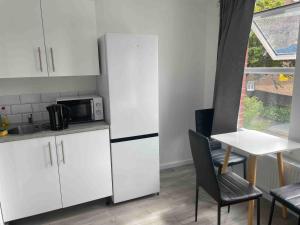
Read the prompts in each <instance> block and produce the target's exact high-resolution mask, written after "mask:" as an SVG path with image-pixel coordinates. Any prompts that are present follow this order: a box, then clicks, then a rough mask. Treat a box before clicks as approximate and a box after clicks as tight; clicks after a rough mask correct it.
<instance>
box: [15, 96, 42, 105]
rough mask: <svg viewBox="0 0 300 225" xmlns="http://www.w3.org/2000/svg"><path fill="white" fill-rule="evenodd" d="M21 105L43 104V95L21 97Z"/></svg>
mask: <svg viewBox="0 0 300 225" xmlns="http://www.w3.org/2000/svg"><path fill="white" fill-rule="evenodd" d="M20 100H21V104H26V103H39V102H41V94H24V95H20Z"/></svg>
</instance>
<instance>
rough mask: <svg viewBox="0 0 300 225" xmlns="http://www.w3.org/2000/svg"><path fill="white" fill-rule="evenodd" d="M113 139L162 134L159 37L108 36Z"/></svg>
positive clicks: (108, 68)
mask: <svg viewBox="0 0 300 225" xmlns="http://www.w3.org/2000/svg"><path fill="white" fill-rule="evenodd" d="M105 38H106V51H107V73H108V79H109V82H108V83H109V95H110V116H111V117H110V121H111V138H112V139H116V138H123V137H130V136H137V135H144V134H150V133H158V38H157V36H150V35H128V34H127V35H126V34H125V35H124V34H107V35H106V36H105Z"/></svg>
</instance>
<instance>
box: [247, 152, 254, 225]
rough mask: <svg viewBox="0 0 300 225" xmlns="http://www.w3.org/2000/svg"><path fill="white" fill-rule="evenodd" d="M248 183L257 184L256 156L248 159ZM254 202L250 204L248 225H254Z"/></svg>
mask: <svg viewBox="0 0 300 225" xmlns="http://www.w3.org/2000/svg"><path fill="white" fill-rule="evenodd" d="M248 181H249V183H250V184H252V185H255V184H256V156H255V155H250V156H249V159H248ZM253 216H254V200H252V201H249V203H248V225H253Z"/></svg>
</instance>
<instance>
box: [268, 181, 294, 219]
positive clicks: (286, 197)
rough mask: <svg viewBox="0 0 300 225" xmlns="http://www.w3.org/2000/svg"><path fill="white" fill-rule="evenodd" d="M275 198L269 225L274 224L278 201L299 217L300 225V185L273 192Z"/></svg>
mask: <svg viewBox="0 0 300 225" xmlns="http://www.w3.org/2000/svg"><path fill="white" fill-rule="evenodd" d="M270 194H271V196H272V197H273V200H272V206H271V212H270V218H269V225H271V224H272V219H273V213H274V207H275V202H276V201H278V202H280V203H281V204H282V205H284V206H285V207H287V208H289V209H290V210H292V211H293V212H295V213H296V214H298V215H299V218H298V225H300V183H296V184H291V185H287V186H284V187H281V188H277V189H274V190H271V192H270Z"/></svg>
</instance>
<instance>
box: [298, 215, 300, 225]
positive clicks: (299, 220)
mask: <svg viewBox="0 0 300 225" xmlns="http://www.w3.org/2000/svg"><path fill="white" fill-rule="evenodd" d="M298 225H300V216H299V217H298Z"/></svg>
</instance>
